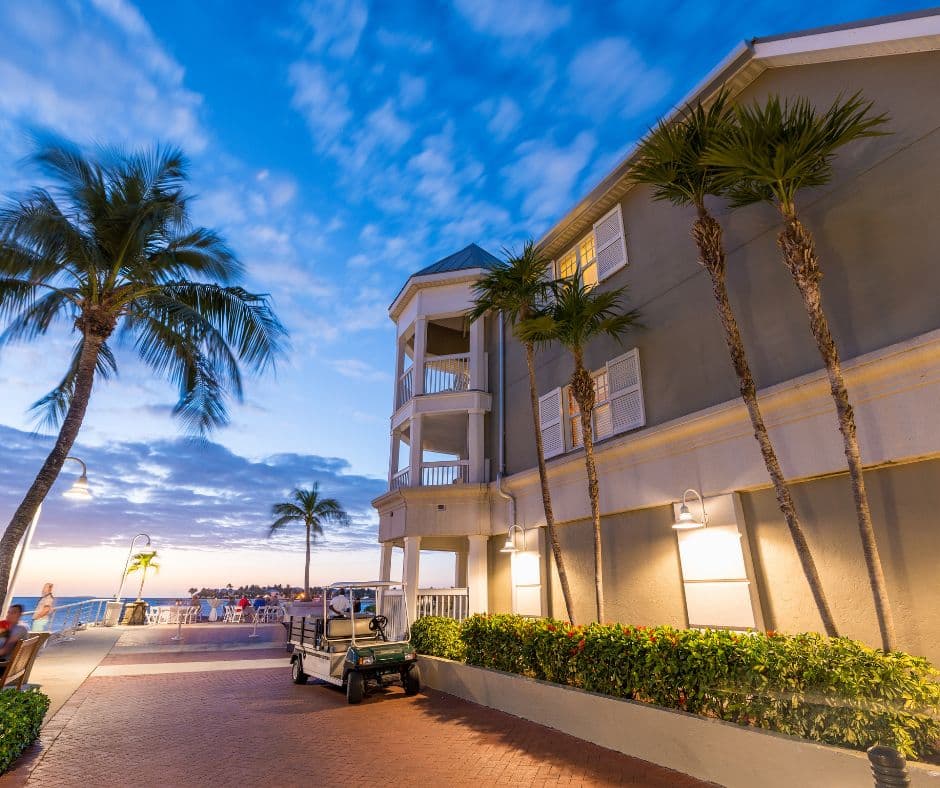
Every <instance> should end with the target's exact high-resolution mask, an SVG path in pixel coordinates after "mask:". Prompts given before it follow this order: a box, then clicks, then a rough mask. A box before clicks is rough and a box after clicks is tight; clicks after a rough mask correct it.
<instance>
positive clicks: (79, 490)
mask: <svg viewBox="0 0 940 788" xmlns="http://www.w3.org/2000/svg"><path fill="white" fill-rule="evenodd" d="M65 459H66V461H68V460H74V461H75V462H77V463H78V464H79V465H81V466H82V475H81V476H79V477H78V479H76V480H75V482H74V483H73V484H72V486H71V487H69V488H68V489H67V490H66V491H65V492H64V493H62V495H63V496H64V497H66V498H71V499H73V500H77V501H88V500H91V497H92V495H91V489H90V488H89V487H88V466H87V465H85V461H84V460H80V459H79V458H78V457H72V456H69V457H66V458H65ZM40 512H42V503H41V502H40V504H39V506H37V507H36V514H34V515H33V521H32V522H31V523H30V524H29V528H28V529H27V531H26V534H25V535H24V537H23V541H22V543H21V544H20V551H19V555H17V557H16V563H15V564H14V565H13V572H12V574H11V575H10V582H9V584H8V585H7V595H6V597H5V598H4V600H3V608H2V609H0V615H5V614H6V611H7V610H9V609H10V605H12V604H13V594H14V592H15V591H16V579H17V577H18V576H19V573H20V568H21V567H22V566H23V559H24V558H25V557H26V553H27V552H28V551H29V545H30V543H31V542H32V541H33V534H34V533H35V532H36V525H37V524H38V523H39V514H40Z"/></svg>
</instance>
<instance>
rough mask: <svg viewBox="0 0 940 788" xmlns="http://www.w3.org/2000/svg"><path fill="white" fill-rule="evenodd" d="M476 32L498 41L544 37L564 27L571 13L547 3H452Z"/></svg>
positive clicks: (509, 0) (471, 0)
mask: <svg viewBox="0 0 940 788" xmlns="http://www.w3.org/2000/svg"><path fill="white" fill-rule="evenodd" d="M454 5H455V6H456V8H457V10H458V11H459V12H460V13H461V14H462V15H463V16H464V18H465V19H466V20H467V21H468V22H469V23H470V25H471V26H472V27H473V28H474V29H475V30H476V31H477V32H479V33H486V34H488V35H491V36H496V37H498V38H521V37H535V38H541V37H545V36H547V35H549V34H551V33H553V32H554V31H555V30H557V29H558V28H560V27H563V26H564V25H566V24H568V21H569V20H570V19H571V10H570V9H569V8H567V7H566V6H560V5H556V4H554V3H552V2H550V0H455V2H454Z"/></svg>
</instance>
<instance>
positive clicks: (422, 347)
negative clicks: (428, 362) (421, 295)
mask: <svg viewBox="0 0 940 788" xmlns="http://www.w3.org/2000/svg"><path fill="white" fill-rule="evenodd" d="M427 345H428V319H427V318H426V317H419V318H417V319H416V320H415V357H414V373H413V374H414V376H415V377H414V386H413V390H414V394H415V396H416V397H417V396H419V395H421V394H424V356H425V355H426V348H427Z"/></svg>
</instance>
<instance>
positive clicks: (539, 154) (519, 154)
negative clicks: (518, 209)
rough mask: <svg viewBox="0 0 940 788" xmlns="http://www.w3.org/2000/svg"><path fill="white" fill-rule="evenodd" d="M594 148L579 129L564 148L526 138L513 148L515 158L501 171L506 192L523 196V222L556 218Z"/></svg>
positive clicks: (591, 138)
mask: <svg viewBox="0 0 940 788" xmlns="http://www.w3.org/2000/svg"><path fill="white" fill-rule="evenodd" d="M596 147H597V139H596V138H595V137H594V134H592V133H591V132H589V131H582V132H581V133H580V134H578V136H577V137H575V138H574V139H573V140H572V141H571V143H570V144H569V145H568V146H566V147H559V146H556V145H555V144H554V143H552V142H550V141H548V140H529V141H527V142H524V143H522V144H521V145H520V146H519V147H517V148H516V161H515V162H513V163H512V164H510V165H509V166H508V167H506V169H505V171H504V174H505V176H506V179H507V181H508V182H509V188H510V191H511V192H513V193H517V194H522V195H523V200H522V209H523V213H524V214H525V217H526V219H527V221H529V222H530V223H538V222H542V221H544V220H546V219H557V218H558V217H559V216H560V214H561V213H562V211H564V210H565V209H566V208H567V207H569V206H570V205H571V203H572V201H573V199H574V189H575V186H576V185H577V184H578V181H579V176H580V175H581V173H582V172H583V171H584V168H585V167H586V166H587V164H588V162H589V161H590V160H591V156H592V154H593V153H594V149H595V148H596ZM533 234H536V233H534V231H533Z"/></svg>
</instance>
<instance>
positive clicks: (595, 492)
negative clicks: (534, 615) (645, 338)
mask: <svg viewBox="0 0 940 788" xmlns="http://www.w3.org/2000/svg"><path fill="white" fill-rule="evenodd" d="M552 291H553V295H552V299H551V301H550V302H549V304H548V305H547V306H545V307H544V308H542V309H540V310H539V311H538V313H537V314H535V315H534V316H533V317H530V318H529V319H528V320H525V321H523V322H522V323H520V324H519V336H520V337H521V338H522V340H523V341H524V342H532V343H537V344H550V343H552V342H560V343H561V344H562V345H564V346H565V347H566V348H568V350H569V351H570V352H571V355H572V358H573V359H574V372H573V373H572V375H571V383H570V385H571V393H572V395H573V396H574V399H575V402H577V403H578V409H579V411H580V416H581V434H582V436H583V438H584V465H585V468H586V469H587V478H588V496H589V497H590V499H591V518H592V521H593V524H594V591H595V600H596V603H597V620H598V621H604V620H605V616H604V564H603V555H602V549H601V510H600V493H599V487H598V483H597V465H596V463H595V461H594V422H593V418H594V405H595V399H596V397H595V391H594V379H593V378H592V377H591V373H590V372H588V370H587V368H586V367H585V366H584V348H585V347H586V346H587V345H588V344H589V343H590V342H591V340H593V339H595V338H596V337H600V336H609V337H613V338H614V339H616V340H618V341H620V340H621V339H622V338H623V335H624V334H625V333H626V332H627V331H628V330H629V329H631V328H633V327H634V326H637V325H638V324H639V313H638V312H637V311H635V310H630V311H624V309H623V306H622V303H621V300H622V298H623V296H624V294H625V293H626V288H625V287H621V288H618V289H617V290H604V291H598V290H595V289H592V288H590V287H588V286H586V285H584V284H582V283H581V281H580V278H579V277H572V278H571V279H567V280H565V281H563V282H557V283H554V284H553V287H552Z"/></svg>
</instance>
